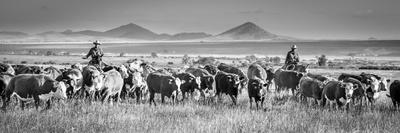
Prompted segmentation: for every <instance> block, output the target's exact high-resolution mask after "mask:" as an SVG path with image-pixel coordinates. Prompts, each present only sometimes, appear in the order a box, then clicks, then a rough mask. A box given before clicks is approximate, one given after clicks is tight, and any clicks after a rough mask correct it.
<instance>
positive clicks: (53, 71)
mask: <svg viewBox="0 0 400 133" xmlns="http://www.w3.org/2000/svg"><path fill="white" fill-rule="evenodd" d="M43 71H44V74H45V75H47V76H49V77H50V78H52V79H56V78H57V77H58V76H60V75H61V74H62V73H61V71H60V70H58V69H57V68H55V67H53V66H50V67H47V68H45V69H44V70H43Z"/></svg>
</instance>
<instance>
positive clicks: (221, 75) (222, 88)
mask: <svg viewBox="0 0 400 133" xmlns="http://www.w3.org/2000/svg"><path fill="white" fill-rule="evenodd" d="M241 80H243V77H241V78H239V76H238V75H236V74H232V73H226V72H223V71H219V72H218V73H217V75H216V76H215V81H216V95H218V97H219V99H221V96H222V94H223V93H224V94H227V95H229V96H230V97H231V99H232V102H233V104H235V105H236V100H237V96H238V91H239V84H240V82H241Z"/></svg>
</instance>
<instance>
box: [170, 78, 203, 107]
mask: <svg viewBox="0 0 400 133" xmlns="http://www.w3.org/2000/svg"><path fill="white" fill-rule="evenodd" d="M173 76H174V77H176V78H179V79H180V80H181V81H182V82H183V84H182V85H181V92H182V101H183V100H184V99H185V96H186V93H189V94H190V95H191V96H193V92H194V91H195V89H197V90H200V84H201V81H200V77H195V76H194V75H193V74H191V73H187V72H184V73H176V74H174V75H173Z"/></svg>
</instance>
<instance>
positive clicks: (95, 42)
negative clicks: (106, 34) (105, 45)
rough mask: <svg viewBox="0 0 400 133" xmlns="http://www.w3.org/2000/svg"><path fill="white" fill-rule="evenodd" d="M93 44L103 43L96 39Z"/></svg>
mask: <svg viewBox="0 0 400 133" xmlns="http://www.w3.org/2000/svg"><path fill="white" fill-rule="evenodd" d="M93 44H95V45H101V44H100V42H99V41H97V40H96V41H94V42H93Z"/></svg>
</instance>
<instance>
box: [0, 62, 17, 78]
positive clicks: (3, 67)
mask: <svg viewBox="0 0 400 133" xmlns="http://www.w3.org/2000/svg"><path fill="white" fill-rule="evenodd" d="M0 73H9V74H12V75H15V70H14V68H13V67H12V66H11V65H10V64H5V63H0Z"/></svg>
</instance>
